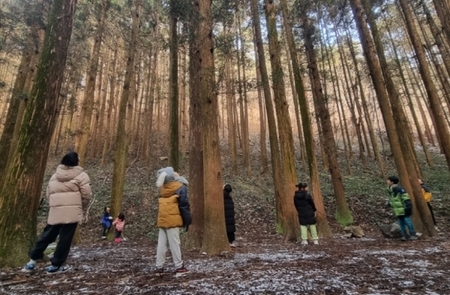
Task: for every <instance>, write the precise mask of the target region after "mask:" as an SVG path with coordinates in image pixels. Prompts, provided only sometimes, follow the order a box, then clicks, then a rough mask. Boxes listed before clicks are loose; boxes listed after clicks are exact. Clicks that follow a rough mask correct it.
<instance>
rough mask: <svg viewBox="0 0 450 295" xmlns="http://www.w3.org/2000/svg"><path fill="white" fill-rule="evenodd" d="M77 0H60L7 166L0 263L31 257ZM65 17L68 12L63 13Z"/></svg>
mask: <svg viewBox="0 0 450 295" xmlns="http://www.w3.org/2000/svg"><path fill="white" fill-rule="evenodd" d="M76 2H77V1H76V0H55V1H53V5H52V8H51V12H50V14H49V19H48V23H47V33H46V36H45V39H44V44H43V48H42V53H41V57H40V61H39V66H38V68H37V73H36V80H35V83H34V85H33V88H32V89H31V93H30V99H29V101H28V104H27V108H26V111H25V116H24V120H25V121H26V122H28V124H26V125H23V126H22V127H21V130H20V135H19V141H18V145H17V150H16V152H15V153H14V155H13V158H12V159H11V162H10V164H9V165H8V167H7V170H6V173H5V178H4V182H3V185H2V187H1V196H2V198H1V199H0V212H1V214H0V265H1V266H2V267H5V266H11V267H16V266H19V265H21V264H22V263H23V262H24V261H25V260H26V259H27V252H28V249H29V248H30V247H31V246H32V244H33V242H34V240H35V238H36V225H37V219H36V217H37V209H38V206H39V200H40V196H41V191H42V183H43V178H44V172H45V166H46V164H47V158H48V151H49V145H50V141H51V137H52V134H53V131H54V128H55V125H56V119H57V114H58V107H59V105H60V104H59V98H60V96H59V94H60V90H61V84H62V81H63V78H64V69H65V64H66V58H67V52H68V47H69V42H70V37H71V34H72V22H73V17H74V14H75V7H76ZM61 16H64V17H61Z"/></svg>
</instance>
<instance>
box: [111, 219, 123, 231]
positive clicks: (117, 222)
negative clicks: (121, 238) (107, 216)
mask: <svg viewBox="0 0 450 295" xmlns="http://www.w3.org/2000/svg"><path fill="white" fill-rule="evenodd" d="M113 225H115V226H116V229H117V231H123V227H124V226H125V220H120V219H119V217H117V218H116V219H115V220H114V222H113Z"/></svg>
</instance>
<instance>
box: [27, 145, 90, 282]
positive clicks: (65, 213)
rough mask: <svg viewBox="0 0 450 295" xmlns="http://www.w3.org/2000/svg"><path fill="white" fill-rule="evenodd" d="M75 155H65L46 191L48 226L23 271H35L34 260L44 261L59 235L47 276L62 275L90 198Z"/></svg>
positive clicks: (85, 178) (88, 182) (86, 179)
mask: <svg viewBox="0 0 450 295" xmlns="http://www.w3.org/2000/svg"><path fill="white" fill-rule="evenodd" d="M78 162H79V161H78V154H77V153H75V152H70V153H68V154H66V155H65V156H64V157H63V158H62V160H61V165H59V166H58V167H57V168H56V173H55V174H53V175H52V177H51V178H50V181H49V183H48V187H47V198H48V203H49V206H50V212H49V214H48V219H47V226H46V227H45V228H44V231H43V232H42V234H41V236H40V237H39V239H38V241H37V242H36V244H35V245H34V247H33V249H31V251H30V252H29V256H30V258H31V260H30V261H29V262H28V263H27V264H26V265H25V267H24V268H23V270H25V271H31V270H34V268H35V265H36V260H38V259H42V258H43V257H44V251H45V249H47V247H48V245H49V244H51V243H53V242H54V241H55V240H56V238H57V237H58V235H59V241H58V244H57V246H56V249H55V253H54V254H53V257H52V258H51V259H50V261H51V263H52V265H51V266H50V267H48V268H47V272H49V273H54V272H59V271H64V270H66V269H67V268H66V267H64V266H63V264H64V262H65V261H66V259H67V256H68V255H69V252H70V245H71V244H72V239H73V236H74V234H75V230H76V228H77V225H78V223H79V222H81V221H82V220H83V218H84V215H85V212H86V210H87V208H88V205H89V202H90V200H91V197H92V191H91V186H90V179H89V176H88V175H87V173H86V172H84V171H83V168H82V167H80V166H78Z"/></svg>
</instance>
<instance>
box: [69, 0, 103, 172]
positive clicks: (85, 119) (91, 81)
mask: <svg viewBox="0 0 450 295" xmlns="http://www.w3.org/2000/svg"><path fill="white" fill-rule="evenodd" d="M107 8H108V4H107V0H102V7H101V13H100V14H99V17H98V20H97V31H96V33H95V37H94V47H93V49H92V57H91V60H90V64H89V70H88V73H87V75H86V76H87V77H86V80H87V81H86V89H85V92H84V99H83V105H82V111H81V124H80V129H79V131H78V134H77V137H76V143H75V150H76V151H77V153H78V156H79V158H80V165H81V166H83V165H84V163H85V160H86V151H87V145H88V140H89V137H90V128H91V121H92V114H93V110H94V92H95V83H96V79H97V71H98V61H99V59H100V48H101V45H102V38H103V31H104V28H105V18H106V12H107Z"/></svg>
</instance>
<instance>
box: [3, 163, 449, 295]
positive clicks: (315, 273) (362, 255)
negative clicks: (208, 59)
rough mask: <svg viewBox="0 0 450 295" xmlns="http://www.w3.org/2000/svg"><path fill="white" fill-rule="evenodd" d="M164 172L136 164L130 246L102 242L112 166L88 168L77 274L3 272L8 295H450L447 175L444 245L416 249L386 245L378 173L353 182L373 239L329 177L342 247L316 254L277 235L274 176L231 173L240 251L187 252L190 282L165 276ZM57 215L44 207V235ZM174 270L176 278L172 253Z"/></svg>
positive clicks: (440, 210)
mask: <svg viewBox="0 0 450 295" xmlns="http://www.w3.org/2000/svg"><path fill="white" fill-rule="evenodd" d="M439 157H441V156H439ZM255 162H256V161H255ZM441 162H442V161H441ZM56 165H57V159H56V160H55V159H53V162H52V161H50V162H49V164H48V171H47V172H46V177H45V179H46V180H48V178H49V177H50V175H51V174H52V172H53V171H54V169H55V168H56ZM162 165H164V163H154V164H153V166H152V167H145V166H139V163H135V164H134V165H132V166H130V167H129V168H128V170H127V179H126V185H125V190H124V196H123V198H124V199H123V208H122V210H123V212H124V213H125V216H126V222H127V225H126V228H125V232H124V234H125V236H126V241H124V242H122V243H120V244H116V243H114V242H110V241H105V240H101V239H100V233H101V228H100V225H99V220H100V216H101V213H102V208H103V206H104V205H105V204H108V202H109V189H110V187H111V179H112V164H111V165H110V166H108V167H104V168H100V167H99V165H98V164H96V163H88V165H86V166H87V171H88V173H89V175H90V177H91V182H92V187H93V191H94V199H93V201H92V206H91V208H90V210H89V216H90V219H89V221H88V223H87V224H83V225H82V226H81V231H80V232H81V240H82V241H81V243H79V244H78V245H76V246H73V247H72V250H71V252H70V254H69V258H68V260H67V265H68V266H69V269H68V270H67V271H66V272H64V273H57V274H53V275H49V274H46V273H45V269H44V268H45V266H47V265H48V262H41V263H38V265H37V269H36V270H35V271H34V272H31V273H26V272H22V271H21V268H3V269H0V294H73V295H76V294H77V295H78V294H80V295H81V294H103V295H109V294H174V295H175V294H180V295H181V294H216V295H222V294H242V295H244V294H280V295H281V294H283V295H284V294H311V295H319V294H320V295H323V294H373V295H375V294H433V295H436V294H439V295H440V294H450V269H449V265H450V239H448V236H449V234H450V227H449V226H448V224H449V220H450V212H449V208H450V195H449V191H450V182H448V179H449V178H450V173H449V171H448V168H447V167H446V166H445V165H441V166H439V165H436V166H434V167H433V168H425V169H424V170H425V171H424V175H425V177H426V179H427V183H428V184H429V185H430V186H431V187H432V189H433V192H434V195H433V196H434V198H433V201H432V203H433V206H434V209H435V212H436V216H437V217H438V224H439V229H440V231H439V233H438V235H437V236H434V237H431V238H430V237H429V238H425V237H421V238H420V239H419V240H416V241H406V242H401V241H399V240H395V239H386V238H383V236H382V234H381V232H380V230H379V228H378V227H379V226H380V225H383V224H390V223H392V222H394V221H395V218H394V217H393V216H392V212H391V210H390V209H389V208H387V207H386V206H385V202H386V191H385V190H386V187H385V180H384V179H380V177H379V176H377V175H374V173H373V172H372V171H375V169H371V170H370V171H369V172H367V171H356V172H354V173H353V175H352V176H346V177H345V178H344V184H345V187H346V192H347V200H348V203H349V206H350V209H351V210H352V214H353V217H354V219H355V225H359V226H360V227H361V228H363V229H364V231H365V233H366V236H365V237H363V238H348V235H345V233H344V231H343V229H342V227H341V226H340V225H338V224H337V223H336V221H335V219H334V217H333V215H334V211H335V202H334V197H333V192H332V188H331V181H330V178H329V175H328V174H327V173H323V174H322V175H321V186H322V190H323V198H324V202H325V208H326V210H327V215H328V216H327V217H328V221H329V224H330V227H331V229H332V231H333V237H331V238H326V239H320V241H319V245H308V246H302V245H300V244H299V243H294V242H283V241H282V236H281V235H279V234H277V233H276V228H275V225H274V220H275V211H274V200H273V197H272V195H273V186H272V184H271V183H272V180H271V177H270V175H261V174H257V173H253V174H252V175H251V176H250V177H247V176H242V175H234V176H233V177H231V176H230V174H231V173H230V172H229V171H228V170H227V169H228V168H227V167H226V168H225V169H224V171H223V172H224V173H223V175H224V177H223V178H224V181H227V182H229V183H231V184H232V186H233V198H234V202H235V210H236V223H237V224H236V225H237V232H236V237H237V247H236V248H231V251H230V252H224V253H222V254H221V255H219V256H208V255H206V254H203V253H201V252H200V251H198V250H196V251H187V250H186V249H183V251H182V252H183V260H184V261H185V266H186V267H187V268H188V270H189V272H188V273H185V274H173V273H166V274H163V275H158V274H156V273H155V272H154V271H155V256H156V238H157V228H156V226H155V223H156V222H155V221H156V208H157V190H156V188H155V187H154V183H155V175H154V174H155V171H156V170H157V169H158V168H159V167H161V166H162ZM256 170H257V168H255V169H254V171H256ZM392 171H393V170H391V173H392ZM299 176H300V179H302V175H301V173H299ZM303 178H304V179H306V176H305V175H303ZM44 189H45V185H44V188H43V190H44ZM47 210H48V208H47V207H46V204H45V202H44V204H43V205H42V207H41V209H40V211H39V232H40V230H41V229H42V227H43V225H44V224H45V220H46V216H47ZM185 238H186V237H185V235H183V236H182V245H184V239H185ZM25 263H26V261H24V264H25ZM167 268H168V270H169V271H170V270H171V269H173V264H172V259H171V257H170V253H168V257H167Z"/></svg>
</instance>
